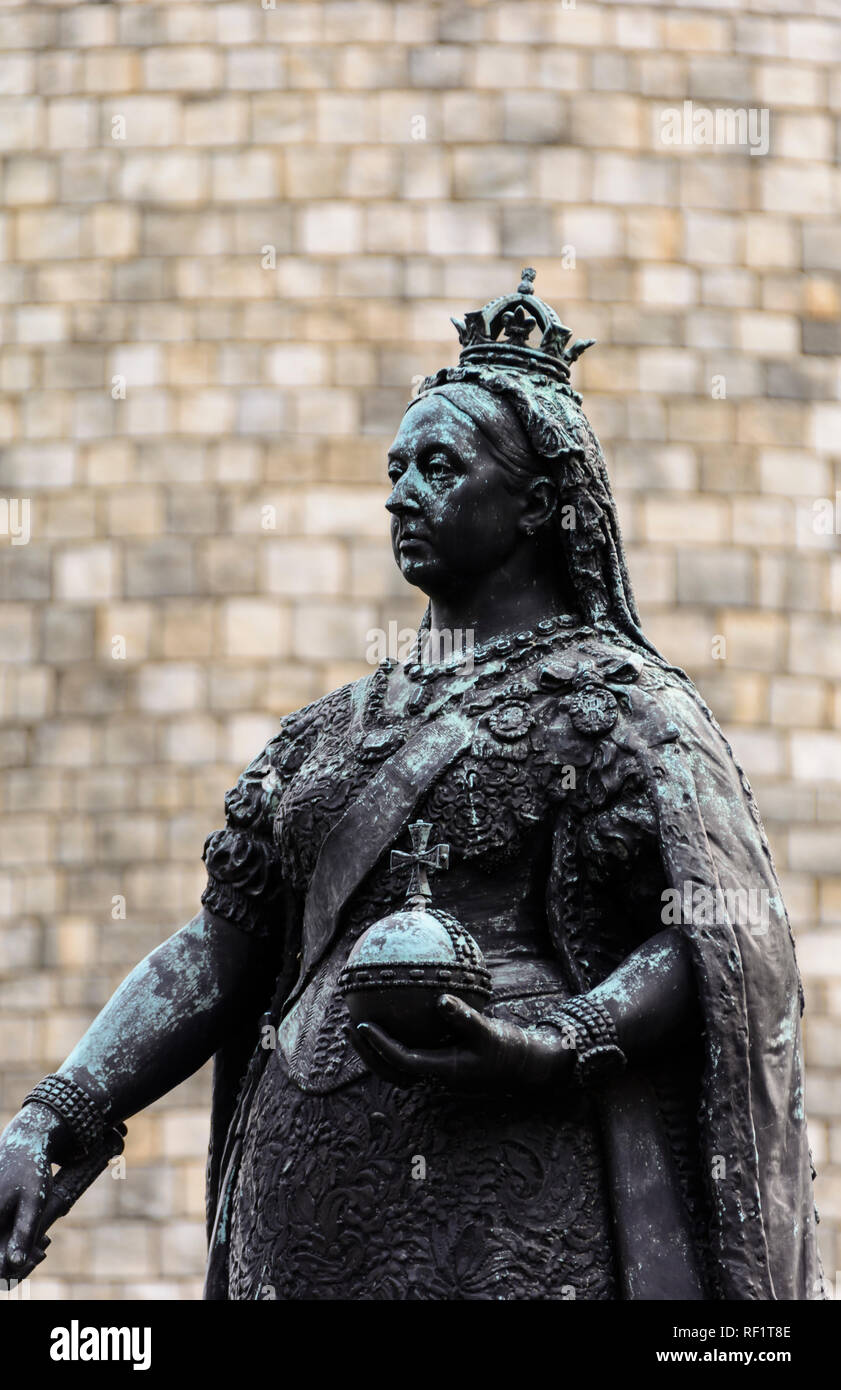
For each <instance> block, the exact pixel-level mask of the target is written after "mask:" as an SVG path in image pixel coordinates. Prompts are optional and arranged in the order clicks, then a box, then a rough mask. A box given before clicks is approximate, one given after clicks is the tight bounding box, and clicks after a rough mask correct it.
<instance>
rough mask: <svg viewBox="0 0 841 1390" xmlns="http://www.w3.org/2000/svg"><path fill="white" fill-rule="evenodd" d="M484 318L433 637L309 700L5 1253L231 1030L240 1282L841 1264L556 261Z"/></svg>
mask: <svg viewBox="0 0 841 1390" xmlns="http://www.w3.org/2000/svg"><path fill="white" fill-rule="evenodd" d="M454 322H455V321H454ZM456 327H457V329H458V333H459V338H460V341H461V344H462V351H461V356H460V359H459V364H458V366H456V367H449V368H445V369H443V370H442V371H439V372H438V373H437V374H436V375H434V376H433V377H430V378H427V379H426V380H425V381H424V382H423V384H422V386H421V388H420V391H419V393H418V395H417V397H416V398H415V399H414V400H412V401H411V402H410V404H409V406H408V407H407V410H406V413H405V415H404V417H403V420H402V423H401V425H400V428H399V430H398V433H397V436H396V438H395V440H394V443H393V445H392V447H391V449H390V451H389V462H388V472H389V477H390V479H391V485H392V491H391V495H390V497H389V498H388V501H387V503H386V506H387V508H388V511H389V513H390V516H391V535H392V544H393V548H394V554H395V559H396V561H397V564H398V565H399V567H400V569H401V571H402V573H403V576H404V578H405V579H406V580H407V581H408V582H409V583H410V584H413V585H416V586H417V587H419V588H420V589H421V590H422V591H423V592H424V593H425V594H427V595H428V597H429V600H430V603H429V608H428V610H427V615H426V618H425V620H424V622H423V623H422V625H421V629H420V632H419V634H418V641H417V646H416V649H415V651H414V652H413V654H412V658H411V659H410V660H408V661H406V662H404V663H402V664H400V663H397V662H395V661H392V660H386V661H384V662H382V664H381V665H380V666H379V667H378V669H377V670H375V671H374V672H373V674H371V675H369V676H367V677H365V678H364V679H362V680H360V681H357V682H355V683H352V684H350V685H347V686H345V687H343V688H342V689H340V690H336V691H333V692H332V693H331V694H329V695H326V696H325V697H324V698H323V699H320V700H317V701H316V702H315V703H314V704H312V705H309V706H308V707H307V708H305V709H302V710H299V711H297V712H296V713H294V714H291V715H289V716H288V717H287V718H286V719H284V720H283V722H282V725H281V728H280V731H279V733H278V734H277V735H276V736H275V737H274V738H272V739H271V740H270V741H269V743H268V744H267V745H266V747H265V748H264V749H263V750H262V751H261V752H260V753H259V755H258V756H257V757H256V758H255V759H254V761H253V762H252V763H251V764H250V765H249V766H248V767H247V768H246V769H245V771H244V772H243V774H242V776H241V777H240V779H239V781H238V782H237V785H236V787H235V788H234V789H233V790H232V791H231V792H229V794H228V796H227V798H226V812H227V820H226V825H225V827H224V828H223V829H220V830H217V831H216V832H215V833H214V834H212V835H211V836H210V837H209V838H208V840H207V843H206V845H205V852H204V857H205V861H206V865H207V870H208V885H207V888H206V891H205V893H204V894H203V897H202V903H203V910H202V911H201V912H200V913H199V915H198V916H197V917H195V918H194V920H193V921H192V922H190V923H189V924H188V925H187V926H186V927H184V928H182V929H181V930H180V931H179V932H177V933H176V934H175V935H174V936H173V937H171V938H170V939H169V940H168V941H166V942H164V944H163V945H161V946H160V947H158V949H157V950H155V951H153V952H152V954H151V955H150V956H149V957H147V959H146V960H145V961H143V962H141V964H140V965H138V966H137V967H136V969H135V970H134V971H133V972H132V973H131V974H130V975H129V976H128V978H127V979H126V981H125V982H124V983H123V985H122V986H121V987H120V989H119V990H118V991H117V992H116V994H115V995H114V996H113V998H112V999H111V1000H110V1002H109V1003H108V1004H107V1005H106V1006H105V1008H104V1009H103V1011H102V1013H101V1014H100V1015H99V1017H98V1018H97V1019H96V1020H95V1021H94V1023H93V1024H92V1025H91V1027H90V1029H89V1030H88V1032H87V1033H86V1034H85V1036H84V1038H83V1039H82V1040H81V1042H80V1043H79V1044H78V1046H77V1047H76V1049H75V1050H74V1052H73V1053H72V1054H71V1055H70V1057H69V1058H68V1059H67V1061H66V1062H65V1063H64V1065H63V1066H62V1067H61V1069H60V1071H59V1073H58V1074H57V1076H55V1077H51V1078H46V1079H45V1081H44V1082H42V1083H40V1085H39V1086H38V1087H36V1089H35V1091H34V1092H33V1093H32V1094H31V1095H30V1097H28V1098H27V1101H26V1103H25V1104H24V1106H23V1108H22V1109H21V1110H20V1112H19V1113H18V1115H17V1116H16V1117H15V1118H14V1119H13V1120H12V1122H11V1124H10V1125H9V1127H8V1129H7V1130H6V1133H5V1137H4V1141H3V1146H2V1151H0V1160H1V1162H0V1169H1V1172H2V1175H1V1176H0V1211H2V1219H3V1225H2V1228H0V1234H2V1241H0V1254H2V1255H3V1256H4V1264H3V1271H2V1272H4V1273H5V1275H6V1277H9V1276H11V1277H15V1276H18V1277H19V1276H21V1275H23V1274H26V1273H28V1272H29V1270H31V1269H32V1268H34V1266H35V1264H37V1263H38V1262H39V1261H40V1259H42V1258H43V1256H44V1249H45V1246H46V1236H45V1231H46V1229H47V1226H48V1224H49V1222H50V1221H51V1220H52V1219H54V1216H55V1215H56V1214H57V1213H58V1212H60V1211H61V1210H65V1209H66V1207H67V1205H68V1204H69V1202H70V1201H72V1199H73V1195H74V1193H78V1191H79V1190H81V1188H82V1187H84V1185H85V1184H86V1183H87V1182H89V1181H90V1180H91V1178H92V1175H94V1174H95V1172H96V1171H97V1169H98V1168H101V1167H102V1165H103V1164H104V1162H105V1161H107V1156H108V1154H109V1153H111V1152H114V1150H115V1148H117V1147H119V1145H120V1143H121V1142H122V1138H121V1128H122V1124H123V1122H124V1121H125V1120H126V1118H127V1117H130V1116H131V1115H132V1114H134V1113H135V1112H136V1111H138V1110H140V1109H141V1108H142V1107H143V1106H145V1105H148V1104H149V1103H150V1102H151V1101H152V1100H154V1099H155V1098H156V1097H157V1096H159V1095H161V1094H163V1093H164V1092H166V1091H168V1090H169V1089H170V1088H171V1087H173V1086H175V1085H177V1084H178V1082H180V1081H181V1080H182V1079H183V1078H184V1077H186V1076H187V1075H189V1074H190V1073H192V1072H193V1071H194V1070H196V1068H198V1067H199V1066H201V1064H202V1063H203V1062H204V1061H206V1060H207V1059H208V1058H209V1057H210V1056H211V1055H214V1057H215V1065H214V1102H213V1128H212V1143H211V1152H210V1157H209V1163H208V1218H209V1235H210V1254H209V1261H208V1273H207V1284H206V1297H207V1298H210V1299H262V1298H278V1299H306V1298H316V1299H318V1298H325V1299H334V1298H348V1299H596V1300H611V1299H695V1300H714V1299H734V1300H742V1299H744V1300H749V1299H812V1298H821V1297H823V1284H822V1276H821V1272H820V1264H819V1261H818V1257H817V1251H816V1243H815V1211H814V1205H813V1199H812V1173H811V1165H810V1155H809V1150H808V1145H807V1139H806V1128H805V1119H804V1109H803V1091H802V1075H801V1072H802V1066H801V1043H800V1013H801V1009H802V995H801V990H800V982H799V977H798V973H797V968H796V964H795V957H794V948H793V943H792V939H791V933H790V929H789V925H788V920H787V917H786V913H785V908H784V906H783V903H782V899H781V896H780V889H779V885H778V882H777V879H776V876H775V872H774V866H773V862H772V859H771V854H770V851H769V848H768V844H767V841H766V838H765V835H764V833H763V830H762V826H761V823H760V820H759V815H758V812H757V809H756V805H755V803H754V800H753V796H752V794H751V790H750V787H749V786H748V783H747V781H746V779H745V776H744V774H743V773H742V771H741V769H740V768H739V767H738V765H737V764H736V762H735V761H734V758H733V756H732V753H731V750H730V748H729V746H728V744H727V742H726V741H725V738H724V736H723V735H722V733H721V731H720V729H719V728H718V726H717V724H716V723H715V720H714V719H713V717H712V715H711V713H710V711H709V710H708V709H707V707H706V705H705V704H704V702H703V700H702V699H701V698H700V696H699V694H698V692H697V691H696V690H695V688H694V686H693V685H692V683H691V681H690V680H689V679H688V677H687V676H686V675H685V674H684V672H683V671H681V670H678V669H677V668H675V667H674V666H671V665H670V664H669V663H668V661H666V660H665V659H664V658H663V657H662V656H660V654H659V653H658V652H657V651H656V650H655V649H654V648H653V647H652V645H651V644H650V642H649V641H648V640H647V639H646V637H645V636H644V634H643V632H642V630H641V627H640V621H639V617H638V613H637V609H636V606H635V603H634V598H633V594H632V591H631V585H630V582H629V579H628V574H627V570H626V565H625V559H624V555H623V550H622V543H621V539H620V533H619V526H618V522H617V517H616V510H615V506H614V501H613V497H612V494H611V490H610V485H609V482H608V476H607V472H606V468H605V463H604V459H603V457H602V452H601V449H600V446H599V443H598V441H597V439H596V437H595V435H594V434H593V431H592V429H591V427H590V425H589V423H588V421H587V419H586V417H585V415H584V412H583V410H582V406H581V397H580V395H579V394H578V393H577V392H576V391H574V390H573V388H572V387H571V385H570V380H569V378H570V368H571V366H572V364H573V363H574V361H575V360H576V358H577V357H578V356H579V355H580V353H581V352H582V351H583V350H584V348H586V347H588V346H589V345H590V344H589V342H586V341H585V342H582V341H577V342H575V343H574V344H570V337H571V335H570V332H569V330H568V329H567V328H565V327H564V325H563V324H562V323H561V322H560V320H559V319H558V317H557V316H556V314H555V313H554V312H553V311H552V310H551V309H550V308H549V307H548V306H547V305H546V304H545V303H543V301H542V300H540V299H539V298H537V296H536V295H535V292H534V272H533V271H531V270H526V271H524V272H523V279H522V282H521V283H520V286H519V288H518V290H517V291H516V292H515V293H513V294H509V295H506V296H503V297H502V298H500V299H497V300H494V301H492V302H491V303H490V304H488V305H486V306H485V308H484V309H482V310H481V311H479V312H475V313H471V314H468V315H467V316H466V317H465V319H464V321H463V322H459V323H457V324H456ZM535 330H537V337H536V339H535V341H534V343H532V342H530V340H531V339H532V338H534V335H535ZM457 630H461V631H469V632H470V633H471V634H472V640H471V641H469V642H468V643H467V645H466V647H465V649H464V650H455V651H453V652H452V654H451V655H449V656H447V657H445V658H444V659H438V656H439V654H437V653H436V652H435V651H434V638H435V637H436V635H440V634H442V633H453V632H456V631H457ZM407 871H408V874H409V883H408V896H407V883H406V872H407ZM404 898H406V901H405V902H404ZM51 1162H57V1163H61V1164H63V1165H64V1167H63V1168H62V1171H61V1173H60V1175H59V1178H58V1180H57V1182H56V1186H55V1189H54V1190H52V1195H51V1184H52V1178H51V1166H50V1165H51Z"/></svg>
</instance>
